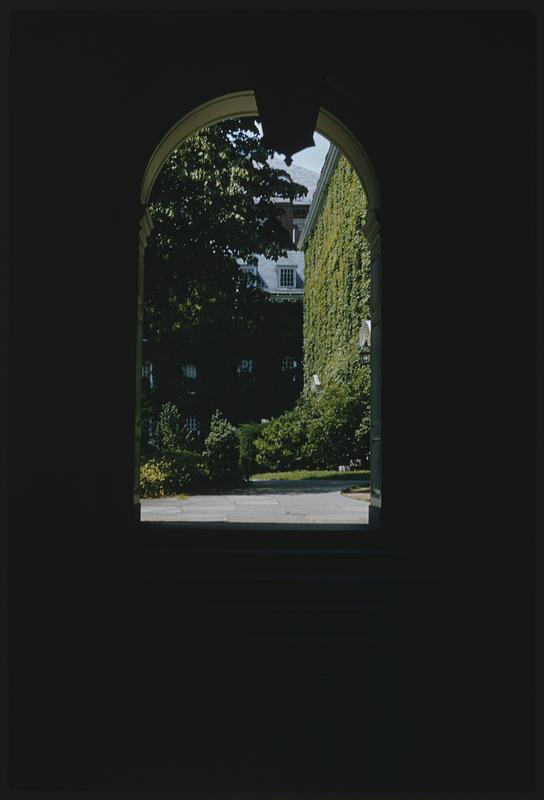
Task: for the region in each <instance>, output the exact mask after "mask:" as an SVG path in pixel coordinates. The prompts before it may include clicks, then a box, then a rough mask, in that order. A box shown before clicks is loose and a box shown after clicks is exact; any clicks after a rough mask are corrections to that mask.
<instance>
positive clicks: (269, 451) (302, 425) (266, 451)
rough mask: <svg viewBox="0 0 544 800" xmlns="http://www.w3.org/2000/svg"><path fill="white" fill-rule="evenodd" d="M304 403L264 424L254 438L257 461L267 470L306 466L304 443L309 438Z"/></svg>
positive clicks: (276, 470)
mask: <svg viewBox="0 0 544 800" xmlns="http://www.w3.org/2000/svg"><path fill="white" fill-rule="evenodd" d="M305 410H306V409H305V407H304V405H303V404H299V405H297V406H295V408H294V409H292V410H291V411H286V412H285V413H284V414H282V415H281V416H280V417H276V419H272V420H270V422H267V423H265V424H264V425H263V428H262V431H261V433H260V435H259V436H258V437H257V438H256V439H255V442H254V447H255V452H256V455H255V461H256V462H257V466H258V467H260V468H262V469H263V470H264V471H265V472H278V471H283V470H290V469H297V468H299V469H300V468H302V467H304V466H306V462H305V459H304V456H303V446H304V444H305V442H306V438H307V433H306V429H307V419H306V415H305Z"/></svg>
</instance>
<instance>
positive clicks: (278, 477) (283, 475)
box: [251, 469, 370, 481]
mask: <svg viewBox="0 0 544 800" xmlns="http://www.w3.org/2000/svg"><path fill="white" fill-rule="evenodd" d="M369 478H370V470H369V469H354V470H352V471H351V472H337V471H336V470H332V469H297V470H291V471H290V472H259V473H257V474H256V475H252V476H251V480H254V481H311V480H334V481H346V480H348V481H359V480H369Z"/></svg>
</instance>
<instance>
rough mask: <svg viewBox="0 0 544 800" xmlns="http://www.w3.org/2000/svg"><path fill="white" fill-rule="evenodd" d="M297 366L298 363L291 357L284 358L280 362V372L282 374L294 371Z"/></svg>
mask: <svg viewBox="0 0 544 800" xmlns="http://www.w3.org/2000/svg"><path fill="white" fill-rule="evenodd" d="M297 366H298V362H297V360H296V359H295V358H293V357H292V356H284V357H283V358H282V360H281V371H282V372H291V371H292V370H294V369H296V368H297Z"/></svg>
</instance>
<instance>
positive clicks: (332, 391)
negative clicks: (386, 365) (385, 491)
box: [304, 367, 370, 468]
mask: <svg viewBox="0 0 544 800" xmlns="http://www.w3.org/2000/svg"><path fill="white" fill-rule="evenodd" d="M369 397H370V374H369V369H368V367H359V368H358V369H357V371H355V370H354V372H353V373H352V375H351V377H350V378H349V379H348V380H346V382H344V383H331V384H329V385H328V386H326V388H325V390H324V392H323V394H322V396H320V397H316V396H315V395H313V396H311V398H307V399H306V403H311V405H312V407H313V414H311V415H309V417H308V424H307V430H306V443H305V446H304V456H305V458H306V460H307V463H309V464H311V465H312V466H313V467H316V468H317V467H323V468H334V467H337V466H338V465H340V464H349V463H350V462H351V461H355V460H358V459H361V460H362V463H366V461H367V459H368V451H369V443H368V433H369V430H370V404H369Z"/></svg>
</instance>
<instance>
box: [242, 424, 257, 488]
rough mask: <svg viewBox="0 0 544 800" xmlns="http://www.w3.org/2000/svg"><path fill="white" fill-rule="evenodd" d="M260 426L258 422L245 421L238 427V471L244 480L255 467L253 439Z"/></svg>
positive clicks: (255, 452) (255, 453)
mask: <svg viewBox="0 0 544 800" xmlns="http://www.w3.org/2000/svg"><path fill="white" fill-rule="evenodd" d="M262 427H263V426H262V423H260V422H247V423H245V424H243V425H240V426H239V427H238V430H239V431H240V472H241V473H242V477H243V478H244V479H245V480H248V478H249V476H250V475H251V473H252V472H254V471H255V469H256V468H257V463H256V461H255V457H256V455H257V451H256V449H255V439H256V438H257V436H258V435H259V433H260V431H261V429H262Z"/></svg>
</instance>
